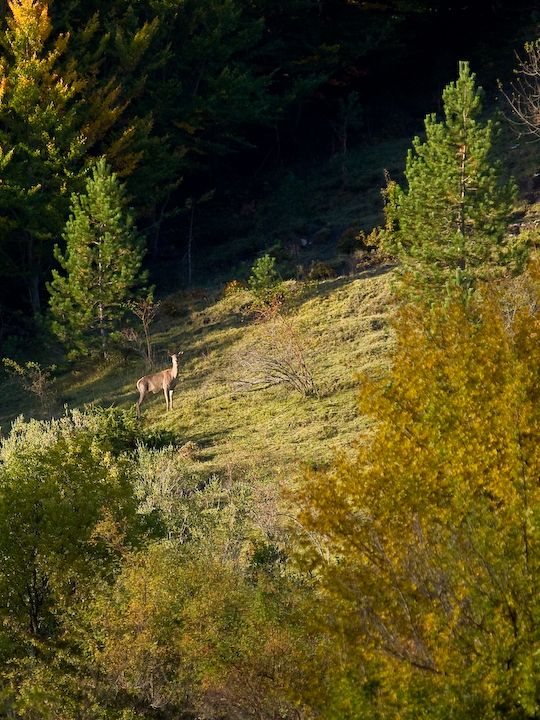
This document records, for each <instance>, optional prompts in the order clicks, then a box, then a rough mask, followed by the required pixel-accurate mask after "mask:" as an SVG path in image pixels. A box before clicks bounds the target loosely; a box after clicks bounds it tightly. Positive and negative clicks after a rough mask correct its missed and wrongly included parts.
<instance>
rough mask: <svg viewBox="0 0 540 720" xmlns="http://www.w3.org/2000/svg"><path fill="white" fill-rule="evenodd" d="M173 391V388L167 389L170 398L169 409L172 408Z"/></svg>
mask: <svg viewBox="0 0 540 720" xmlns="http://www.w3.org/2000/svg"><path fill="white" fill-rule="evenodd" d="M173 393H174V390H169V398H170V400H169V409H170V410H172V400H173Z"/></svg>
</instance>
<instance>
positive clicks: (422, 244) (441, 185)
mask: <svg viewBox="0 0 540 720" xmlns="http://www.w3.org/2000/svg"><path fill="white" fill-rule="evenodd" d="M443 105H444V114H445V119H444V121H442V122H439V121H437V118H436V116H435V115H433V114H432V115H428V116H427V117H426V119H425V140H421V139H420V138H419V137H416V138H415V139H414V141H413V148H414V149H413V150H409V153H408V156H407V162H406V169H405V176H406V180H407V187H406V188H405V189H403V188H401V187H400V186H399V185H397V183H395V182H389V183H388V186H387V188H386V191H385V195H386V199H387V205H386V221H387V222H386V231H385V233H384V243H385V246H386V249H387V250H388V251H390V252H391V253H392V254H394V255H395V256H396V257H397V258H398V259H399V260H400V262H401V272H402V275H403V277H404V278H406V279H407V281H408V282H409V283H412V285H413V286H416V287H417V286H420V287H422V288H426V287H430V288H432V289H440V288H442V287H448V286H451V285H456V284H457V285H458V286H459V287H461V288H463V289H470V288H472V287H474V284H475V282H476V281H477V280H478V279H481V278H488V277H491V276H494V275H497V274H499V273H500V272H501V271H503V270H505V269H511V270H518V269H520V268H521V267H522V265H523V262H524V260H525V256H526V253H525V250H524V248H523V247H521V246H520V245H519V244H518V243H517V241H516V240H515V239H514V238H510V237H508V236H507V234H506V228H507V225H508V218H509V215H510V212H511V209H512V203H513V200H514V197H515V187H514V184H513V182H511V181H504V179H503V176H502V171H501V165H500V162H498V161H497V160H496V159H495V158H494V157H493V152H494V141H495V139H496V134H497V126H496V123H495V122H494V121H493V120H489V121H488V122H486V123H484V122H483V121H482V120H481V112H482V90H481V88H479V87H477V86H476V82H475V75H474V74H473V73H471V72H470V70H469V65H468V63H467V62H460V63H459V77H458V80H457V81H456V82H453V83H450V84H449V85H447V86H446V88H445V89H444V91H443Z"/></svg>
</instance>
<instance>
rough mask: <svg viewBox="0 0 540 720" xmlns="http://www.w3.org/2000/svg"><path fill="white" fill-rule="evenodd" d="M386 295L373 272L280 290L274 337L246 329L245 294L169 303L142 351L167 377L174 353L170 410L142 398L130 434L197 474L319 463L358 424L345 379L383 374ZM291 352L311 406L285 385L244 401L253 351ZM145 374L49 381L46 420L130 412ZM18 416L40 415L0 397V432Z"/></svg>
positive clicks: (131, 366)
mask: <svg viewBox="0 0 540 720" xmlns="http://www.w3.org/2000/svg"><path fill="white" fill-rule="evenodd" d="M389 283H390V279H389V273H388V272H387V271H386V269H384V268H382V269H381V271H380V272H379V273H378V274H372V275H371V276H370V275H367V274H366V275H365V276H363V277H362V276H357V277H346V276H343V277H339V278H334V279H330V280H324V281H319V282H310V283H295V282H291V283H288V286H289V291H290V298H289V300H288V302H287V309H286V311H285V314H284V318H282V319H280V320H279V322H278V323H277V325H276V323H275V321H274V322H273V321H270V322H268V321H266V322H265V321H261V320H260V319H258V318H257V315H256V314H255V313H254V312H253V310H252V309H251V297H250V294H249V293H248V292H247V291H245V290H239V291H238V292H235V293H234V294H232V295H228V296H226V297H223V293H217V292H215V294H208V295H205V294H203V293H202V292H199V293H196V292H193V293H189V294H186V293H183V294H181V293H179V294H177V295H172V296H170V297H169V298H167V300H165V301H164V302H163V304H162V309H161V314H160V317H159V320H158V322H156V324H155V325H154V326H153V327H154V329H153V333H154V334H153V340H154V343H155V347H156V350H157V354H158V356H159V361H158V365H159V367H160V368H161V367H166V366H167V365H168V359H167V356H166V351H167V350H173V349H174V350H183V351H184V355H183V357H182V362H181V367H180V377H179V383H178V386H177V388H176V391H175V405H174V409H173V410H172V412H169V413H168V414H167V413H165V403H164V398H163V395H162V394H160V395H154V396H150V397H149V398H148V399H147V400H146V401H145V403H144V404H143V406H142V410H143V412H142V420H141V422H142V423H143V424H144V425H145V426H146V427H147V428H148V429H151V430H159V429H161V430H165V431H168V432H169V433H171V435H173V436H174V438H175V442H176V443H177V444H179V445H183V444H185V443H187V442H192V443H195V444H196V446H197V448H196V449H195V452H194V453H193V458H194V462H195V463H196V464H197V466H198V469H199V471H204V473H205V474H206V472H208V473H211V472H220V473H222V472H232V471H233V470H234V473H235V475H236V474H237V472H238V471H242V472H244V471H246V472H250V473H251V471H255V474H256V475H257V476H258V477H263V476H265V475H266V474H267V471H268V472H271V473H272V474H274V475H275V473H276V471H277V472H278V473H279V474H281V473H286V472H288V471H292V468H293V467H294V468H297V467H298V461H301V462H309V463H311V462H315V463H320V462H324V461H326V460H328V459H329V458H330V457H331V456H332V454H333V453H334V452H335V451H336V449H337V448H339V447H346V446H349V445H350V443H351V441H353V440H354V439H355V438H356V437H357V436H358V433H359V431H360V430H361V429H362V426H363V423H364V422H365V420H363V419H361V418H360V417H359V416H358V414H357V410H356V398H357V394H358V388H359V384H358V379H357V377H356V375H357V374H358V373H359V372H364V371H366V372H380V371H381V368H383V367H384V365H385V363H386V362H387V349H388V344H389V329H388V326H387V323H386V318H387V314H388V303H389ZM284 336H286V337H284ZM285 341H286V342H285ZM291 343H292V347H293V350H294V352H297V353H300V352H301V354H302V356H303V359H304V360H305V363H306V367H307V368H308V370H309V372H310V373H311V375H312V376H313V379H314V382H315V384H316V387H317V394H314V395H312V396H308V397H304V396H302V394H300V393H299V392H297V391H295V390H294V389H291V388H290V387H287V386H285V385H275V386H272V385H270V386H268V384H266V385H262V386H253V387H252V388H251V389H246V388H247V387H248V386H247V385H246V383H249V382H250V381H251V380H252V379H253V376H254V373H255V370H256V368H254V365H257V363H258V362H259V360H260V358H259V357H258V356H257V357H255V359H253V358H254V356H255V355H254V353H255V350H257V352H259V351H260V350H261V348H262V349H264V352H263V354H262V355H263V357H265V356H272V355H275V356H276V357H278V356H283V353H284V352H285V353H288V352H289V349H290V347H291ZM284 348H285V349H284ZM280 354H281V355H280ZM278 359H279V358H278ZM293 363H294V358H293ZM246 365H247V366H248V367H246ZM144 372H145V370H144V366H143V365H142V362H141V361H135V360H127V361H120V360H118V362H116V363H115V364H113V365H112V366H111V365H108V366H107V365H94V366H91V365H86V366H81V367H80V368H74V369H73V370H72V371H71V372H68V373H66V374H64V375H61V376H59V377H58V378H57V380H56V391H57V395H58V399H57V412H61V408H62V405H64V404H65V405H67V406H69V407H78V406H82V405H84V404H85V403H97V404H100V405H115V406H119V407H122V408H134V402H135V400H136V397H137V393H136V390H135V383H136V381H137V379H138V378H139V377H140V376H141V375H142V374H144ZM133 411H134V410H133ZM21 412H22V413H24V414H25V415H26V416H30V415H34V414H38V413H39V407H38V406H36V405H35V404H34V405H32V397H31V396H29V395H28V394H21V393H20V391H19V390H17V388H16V387H15V386H14V385H11V386H9V387H8V390H7V393H6V396H5V403H3V405H2V411H1V416H0V421H1V423H2V427H3V429H4V431H6V430H7V429H8V428H9V425H10V421H11V420H12V419H13V418H14V417H15V416H16V415H17V414H19V413H21Z"/></svg>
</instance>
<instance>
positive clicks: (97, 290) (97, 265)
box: [48, 158, 145, 357]
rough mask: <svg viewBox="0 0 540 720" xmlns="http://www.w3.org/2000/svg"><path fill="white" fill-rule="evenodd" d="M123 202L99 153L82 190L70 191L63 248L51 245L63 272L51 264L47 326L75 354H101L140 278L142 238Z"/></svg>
mask: <svg viewBox="0 0 540 720" xmlns="http://www.w3.org/2000/svg"><path fill="white" fill-rule="evenodd" d="M126 205H127V203H126V195H125V189H124V186H123V185H122V184H121V183H120V182H119V181H118V179H117V177H116V175H115V173H113V172H111V170H110V168H109V167H108V165H107V163H106V162H105V160H104V159H103V158H102V159H100V160H99V161H98V162H97V164H96V166H95V167H94V169H93V172H92V176H91V177H90V178H89V179H88V180H87V182H86V192H85V193H84V194H81V195H76V194H74V195H73V196H72V199H71V216H70V218H69V220H68V222H67V223H66V227H65V231H64V235H63V237H64V240H65V241H66V249H65V252H64V253H62V251H61V250H60V248H59V247H58V245H56V246H55V257H56V259H57V260H58V262H59V264H60V266H61V267H62V269H63V270H64V271H65V272H66V275H61V274H60V273H59V272H58V271H57V270H53V279H52V281H51V283H50V284H49V286H48V289H49V292H50V295H51V297H50V306H51V311H52V314H53V316H54V321H53V323H52V327H53V330H54V332H55V333H56V335H57V336H58V337H59V338H60V339H61V340H62V341H63V342H64V343H65V344H66V345H68V346H69V347H71V349H72V352H75V354H85V353H88V352H90V351H92V350H93V349H96V348H99V349H100V351H101V353H102V354H103V356H104V357H106V356H107V352H108V348H109V337H110V334H111V332H112V331H114V329H115V328H116V327H117V326H118V323H119V321H120V320H121V318H122V315H123V312H124V310H123V308H124V306H125V303H126V301H127V300H128V299H129V298H130V297H131V295H132V292H133V290H134V288H136V287H137V286H140V285H141V284H142V283H143V282H144V280H145V274H144V273H141V261H142V257H143V252H144V250H143V246H142V240H141V239H140V238H139V237H138V236H137V235H136V232H135V228H134V223H133V218H132V217H131V214H130V213H129V211H128V209H127V207H126Z"/></svg>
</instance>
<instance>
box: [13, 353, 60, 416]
mask: <svg viewBox="0 0 540 720" xmlns="http://www.w3.org/2000/svg"><path fill="white" fill-rule="evenodd" d="M3 363H4V367H5V369H6V372H7V373H8V375H10V376H11V377H12V378H13V379H14V380H15V381H16V382H17V383H18V384H19V385H20V386H21V387H22V388H23V390H25V391H27V392H30V393H32V394H33V395H35V396H36V397H37V398H38V399H39V404H40V408H41V412H42V413H43V415H49V414H50V412H51V410H52V407H53V405H54V402H55V399H56V392H55V389H54V383H55V378H53V377H52V374H53V372H54V371H55V370H56V366H55V365H50V366H49V367H45V368H44V367H42V366H41V365H40V364H39V363H37V362H33V361H32V360H31V361H30V362H27V363H26V364H25V365H19V363H18V362H16V361H15V360H12V359H11V358H4V359H3Z"/></svg>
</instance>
